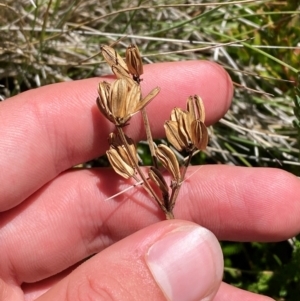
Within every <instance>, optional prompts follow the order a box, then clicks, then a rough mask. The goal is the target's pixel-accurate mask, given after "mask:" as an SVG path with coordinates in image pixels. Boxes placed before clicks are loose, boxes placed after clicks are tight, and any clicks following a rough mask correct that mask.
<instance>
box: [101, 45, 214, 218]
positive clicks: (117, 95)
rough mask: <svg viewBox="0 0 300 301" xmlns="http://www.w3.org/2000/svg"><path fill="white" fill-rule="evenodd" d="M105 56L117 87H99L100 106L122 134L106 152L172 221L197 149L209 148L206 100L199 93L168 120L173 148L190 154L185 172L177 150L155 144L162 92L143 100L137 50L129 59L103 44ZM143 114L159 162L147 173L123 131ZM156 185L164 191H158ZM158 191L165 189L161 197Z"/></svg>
mask: <svg viewBox="0 0 300 301" xmlns="http://www.w3.org/2000/svg"><path fill="white" fill-rule="evenodd" d="M101 53H102V55H103V57H104V59H105V61H106V62H107V63H108V64H109V66H110V67H111V70H112V72H113V73H114V74H115V76H116V78H117V79H116V80H115V81H114V82H113V83H112V84H110V83H107V82H105V81H103V82H100V83H99V86H98V95H99V97H98V98H97V105H98V108H99V110H100V112H101V113H102V114H103V115H104V117H106V118H107V119H108V120H109V121H110V122H112V123H113V124H114V125H115V127H116V132H115V133H111V134H110V135H109V138H108V142H109V145H110V147H109V150H108V151H107V152H106V154H107V157H108V160H109V162H110V164H111V166H112V168H113V169H114V170H115V172H116V173H118V174H119V175H120V176H122V177H123V178H125V179H129V178H133V179H134V180H135V181H136V182H142V183H143V184H142V185H143V187H144V189H145V190H146V191H147V192H148V193H149V195H150V196H151V197H152V198H154V200H155V201H156V202H157V204H158V205H159V207H160V208H161V209H162V211H163V212H164V214H165V215H166V218H167V219H172V218H174V215H173V209H174V206H175V203H176V199H177V196H178V193H179V190H180V187H181V184H182V183H183V181H184V177H185V174H186V170H187V167H188V166H189V164H190V162H191V158H192V156H193V154H194V153H195V151H197V150H204V149H205V148H206V146H207V143H208V132H207V128H206V126H205V124H204V119H205V111H204V105H203V102H202V100H201V98H200V97H199V96H198V95H194V96H190V97H188V99H187V109H186V110H183V109H180V108H174V109H173V110H172V112H171V116H170V120H167V121H166V122H165V125H164V127H165V131H166V136H167V139H168V141H169V142H170V144H171V145H172V146H173V147H174V148H175V149H177V150H178V151H185V152H187V153H188V158H187V160H186V161H185V163H184V165H183V166H182V167H181V168H180V166H179V162H178V160H177V157H176V155H175V153H174V152H173V150H172V148H171V147H168V146H167V145H164V144H160V145H158V146H156V145H155V143H154V142H153V139H152V134H151V129H150V125H149V121H148V116H147V112H146V106H147V105H148V104H149V103H150V101H152V100H153V99H154V98H155V96H156V95H157V94H158V93H159V91H160V88H159V87H156V88H154V89H153V90H152V91H151V92H150V93H149V94H148V95H146V96H145V97H143V95H142V91H141V86H140V84H141V78H140V76H141V75H142V74H143V72H144V69H143V63H142V57H141V55H140V52H139V50H138V48H137V46H136V45H130V46H129V47H127V49H126V61H124V60H123V58H122V57H121V56H120V55H119V54H118V53H117V52H116V50H115V49H114V48H112V47H110V46H107V45H103V46H101ZM138 112H141V113H142V116H143V121H144V126H145V131H146V134H147V141H148V143H149V147H150V151H151V156H152V159H153V166H150V167H149V170H148V173H147V175H146V174H144V172H143V171H142V169H141V168H140V166H139V164H138V156H137V150H136V146H135V143H134V141H133V140H132V139H131V138H129V137H127V136H126V135H125V133H124V130H123V128H124V127H125V126H127V125H128V124H129V123H128V122H129V120H130V119H131V117H132V116H133V115H134V114H136V113H138ZM159 163H160V164H161V165H162V167H163V168H164V169H165V170H167V171H168V173H169V174H170V176H171V183H170V185H168V184H167V182H166V180H165V178H164V177H163V175H162V172H161V170H160V169H159ZM153 185H154V186H156V187H157V188H158V189H154V188H153ZM156 191H160V194H158V193H157V192H156Z"/></svg>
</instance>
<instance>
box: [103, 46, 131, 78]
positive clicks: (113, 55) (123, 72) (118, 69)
mask: <svg viewBox="0 0 300 301" xmlns="http://www.w3.org/2000/svg"><path fill="white" fill-rule="evenodd" d="M100 48H101V53H102V55H103V58H104V59H105V61H106V62H107V64H108V65H109V66H110V67H111V69H112V72H113V73H114V74H115V76H116V77H117V78H124V77H125V78H126V77H127V78H131V76H130V73H129V71H128V67H127V65H126V63H125V62H124V60H123V59H122V57H121V56H120V55H119V54H118V53H117V52H116V50H115V49H114V48H112V47H110V46H107V45H102V46H101V47H100Z"/></svg>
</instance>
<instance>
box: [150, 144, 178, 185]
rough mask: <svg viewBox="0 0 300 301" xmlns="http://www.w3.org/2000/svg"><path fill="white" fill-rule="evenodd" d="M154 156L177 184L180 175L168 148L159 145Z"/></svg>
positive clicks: (172, 153)
mask: <svg viewBox="0 0 300 301" xmlns="http://www.w3.org/2000/svg"><path fill="white" fill-rule="evenodd" d="M155 154H156V156H157V158H158V159H159V161H160V162H161V164H162V165H163V167H164V168H166V169H167V170H168V171H169V173H170V174H171V175H172V178H173V179H174V180H175V181H176V182H178V183H179V182H180V181H181V175H180V169H179V164H178V161H177V158H176V156H175V154H174V152H173V151H172V150H171V149H170V148H169V147H168V146H166V145H164V144H159V145H158V146H157V148H156V150H155Z"/></svg>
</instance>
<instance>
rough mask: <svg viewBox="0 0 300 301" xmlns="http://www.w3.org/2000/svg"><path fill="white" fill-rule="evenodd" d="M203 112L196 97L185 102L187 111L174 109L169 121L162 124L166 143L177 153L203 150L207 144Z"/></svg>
mask: <svg viewBox="0 0 300 301" xmlns="http://www.w3.org/2000/svg"><path fill="white" fill-rule="evenodd" d="M204 118H205V111H204V105H203V102H202V100H201V98H200V97H199V96H198V95H194V96H190V97H189V98H188V100H187V111H185V110H182V109H179V108H175V109H173V110H172V112H171V117H170V120H167V121H166V122H165V124H164V127H165V131H166V136H167V139H168V141H169V142H170V143H171V144H172V145H173V146H174V147H175V148H176V149H177V150H178V151H183V150H185V151H188V152H191V151H194V150H195V148H197V149H200V150H203V149H205V148H206V146H207V143H208V131H207V128H206V126H205V124H204Z"/></svg>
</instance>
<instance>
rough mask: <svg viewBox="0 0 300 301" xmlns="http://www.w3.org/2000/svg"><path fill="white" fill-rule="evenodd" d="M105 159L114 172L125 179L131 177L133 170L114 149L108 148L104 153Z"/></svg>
mask: <svg viewBox="0 0 300 301" xmlns="http://www.w3.org/2000/svg"><path fill="white" fill-rule="evenodd" d="M106 155H107V158H108V160H109V163H110V165H111V166H112V168H113V169H114V171H115V172H116V173H117V174H119V175H120V176H122V177H123V178H125V179H129V178H131V177H133V175H134V174H135V171H134V168H133V167H132V166H131V165H129V164H127V162H125V161H124V160H123V159H122V158H121V156H120V154H119V153H118V152H117V150H116V149H114V148H110V149H109V150H108V151H106Z"/></svg>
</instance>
